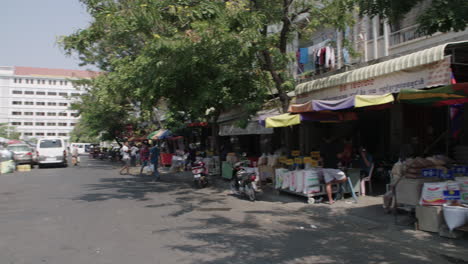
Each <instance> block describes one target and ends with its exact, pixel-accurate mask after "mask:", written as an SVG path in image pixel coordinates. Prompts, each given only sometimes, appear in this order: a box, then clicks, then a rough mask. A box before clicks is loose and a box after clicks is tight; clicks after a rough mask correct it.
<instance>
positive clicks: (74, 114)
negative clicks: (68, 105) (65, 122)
mask: <svg viewBox="0 0 468 264" xmlns="http://www.w3.org/2000/svg"><path fill="white" fill-rule="evenodd" d="M70 115H71V116H73V117H78V116H79V115H80V114H78V113H71V114H70Z"/></svg>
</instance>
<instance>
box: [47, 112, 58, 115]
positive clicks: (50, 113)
mask: <svg viewBox="0 0 468 264" xmlns="http://www.w3.org/2000/svg"><path fill="white" fill-rule="evenodd" d="M47 116H57V113H52V112H49V113H47Z"/></svg>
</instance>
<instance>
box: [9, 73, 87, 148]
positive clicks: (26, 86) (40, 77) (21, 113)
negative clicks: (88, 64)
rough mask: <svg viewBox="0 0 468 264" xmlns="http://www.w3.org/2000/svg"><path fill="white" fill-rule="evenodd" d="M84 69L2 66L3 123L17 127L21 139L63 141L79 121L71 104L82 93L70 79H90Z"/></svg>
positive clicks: (67, 138)
mask: <svg viewBox="0 0 468 264" xmlns="http://www.w3.org/2000/svg"><path fill="white" fill-rule="evenodd" d="M94 74H95V73H93V72H89V71H81V70H65V69H47V68H33V67H17V66H3V67H0V123H8V124H10V125H11V126H14V127H16V131H18V132H20V133H21V138H22V139H28V138H57V137H59V138H63V139H65V140H66V141H68V140H69V137H70V136H69V135H70V132H71V131H72V130H73V127H74V126H75V125H76V123H77V122H78V119H79V117H78V114H77V112H76V111H73V110H70V104H71V103H72V102H73V100H76V98H71V97H73V96H77V95H80V94H81V93H82V91H80V90H78V89H76V88H75V87H74V86H73V84H72V82H71V80H73V79H78V78H91V77H92V76H93V75H94Z"/></svg>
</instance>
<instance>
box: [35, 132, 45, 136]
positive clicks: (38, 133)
mask: <svg viewBox="0 0 468 264" xmlns="http://www.w3.org/2000/svg"><path fill="white" fill-rule="evenodd" d="M36 136H44V133H42V132H36Z"/></svg>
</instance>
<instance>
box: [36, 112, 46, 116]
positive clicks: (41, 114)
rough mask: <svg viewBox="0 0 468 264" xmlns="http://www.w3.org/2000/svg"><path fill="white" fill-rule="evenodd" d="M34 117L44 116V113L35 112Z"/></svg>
mask: <svg viewBox="0 0 468 264" xmlns="http://www.w3.org/2000/svg"><path fill="white" fill-rule="evenodd" d="M36 115H37V116H45V113H44V112H36Z"/></svg>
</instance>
